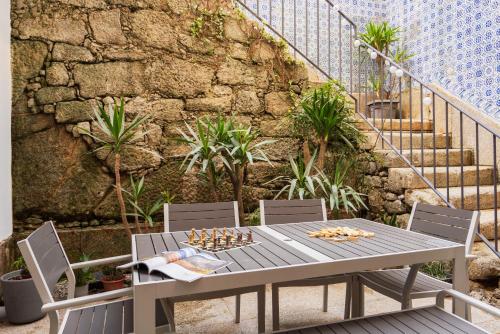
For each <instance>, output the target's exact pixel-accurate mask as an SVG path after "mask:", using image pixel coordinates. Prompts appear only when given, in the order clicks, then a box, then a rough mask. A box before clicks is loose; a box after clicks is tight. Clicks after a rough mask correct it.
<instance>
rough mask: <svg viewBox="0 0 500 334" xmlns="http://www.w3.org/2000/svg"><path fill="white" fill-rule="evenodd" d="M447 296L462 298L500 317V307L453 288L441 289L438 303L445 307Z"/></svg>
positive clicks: (437, 298)
mask: <svg viewBox="0 0 500 334" xmlns="http://www.w3.org/2000/svg"><path fill="white" fill-rule="evenodd" d="M446 296H451V297H452V298H456V299H460V300H462V301H463V302H465V303H466V304H468V305H471V306H474V307H477V308H478V309H480V310H482V311H484V312H487V313H489V314H491V315H493V316H496V317H499V318H500V309H498V308H496V307H493V306H491V305H488V304H486V303H483V302H481V301H479V300H477V299H475V298H472V297H471V296H467V295H465V294H463V293H461V292H458V291H456V290H452V289H449V290H443V291H440V292H439V293H438V294H437V296H436V305H437V306H439V307H441V308H443V307H444V297H446Z"/></svg>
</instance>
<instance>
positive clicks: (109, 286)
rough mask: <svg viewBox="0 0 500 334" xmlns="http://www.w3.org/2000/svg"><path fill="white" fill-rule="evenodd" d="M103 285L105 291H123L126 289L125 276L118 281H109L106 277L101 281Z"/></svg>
mask: <svg viewBox="0 0 500 334" xmlns="http://www.w3.org/2000/svg"><path fill="white" fill-rule="evenodd" d="M101 282H102V285H103V287H104V291H112V290H118V289H123V288H124V287H125V284H124V282H125V276H124V277H122V278H120V279H118V280H112V281H111V280H107V279H106V278H105V277H103V278H102V279H101Z"/></svg>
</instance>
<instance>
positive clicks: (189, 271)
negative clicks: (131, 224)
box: [117, 248, 231, 282]
mask: <svg viewBox="0 0 500 334" xmlns="http://www.w3.org/2000/svg"><path fill="white" fill-rule="evenodd" d="M229 264H231V262H228V261H224V260H219V259H217V258H215V257H213V256H211V255H208V254H205V253H197V252H196V250H194V249H193V248H182V249H180V250H178V251H175V252H165V253H162V254H161V255H156V256H154V257H151V258H149V259H145V260H142V261H134V262H130V263H127V264H124V265H121V266H118V267H117V268H118V269H125V268H131V267H133V266H138V267H141V266H142V267H145V268H146V269H147V270H148V273H150V274H151V273H154V272H158V273H161V274H164V275H166V276H168V277H170V278H173V279H176V280H179V281H183V282H193V281H196V280H197V279H200V278H202V277H203V276H205V275H208V274H211V273H213V272H215V271H216V270H219V269H221V268H224V267H226V266H228V265H229Z"/></svg>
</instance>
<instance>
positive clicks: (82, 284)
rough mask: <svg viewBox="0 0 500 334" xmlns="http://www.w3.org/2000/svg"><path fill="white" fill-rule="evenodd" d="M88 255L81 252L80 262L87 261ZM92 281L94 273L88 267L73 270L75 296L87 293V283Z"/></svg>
mask: <svg viewBox="0 0 500 334" xmlns="http://www.w3.org/2000/svg"><path fill="white" fill-rule="evenodd" d="M89 260H90V256H88V255H86V254H82V255H81V256H80V262H87V261H89ZM93 281H94V274H93V273H92V271H91V270H90V267H85V268H81V269H77V270H75V297H82V296H86V295H88V294H89V283H90V282H93Z"/></svg>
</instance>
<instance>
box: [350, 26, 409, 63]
mask: <svg viewBox="0 0 500 334" xmlns="http://www.w3.org/2000/svg"><path fill="white" fill-rule="evenodd" d="M400 32H401V28H399V27H392V26H391V25H390V24H389V22H381V23H376V22H368V23H367V24H366V26H365V32H364V33H361V34H359V38H360V39H361V40H362V41H363V42H365V43H366V44H368V45H370V46H371V47H372V48H374V49H376V50H377V51H379V52H381V53H383V54H385V55H386V56H387V55H388V54H389V50H390V47H391V45H392V43H394V42H397V41H399V33H400Z"/></svg>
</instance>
